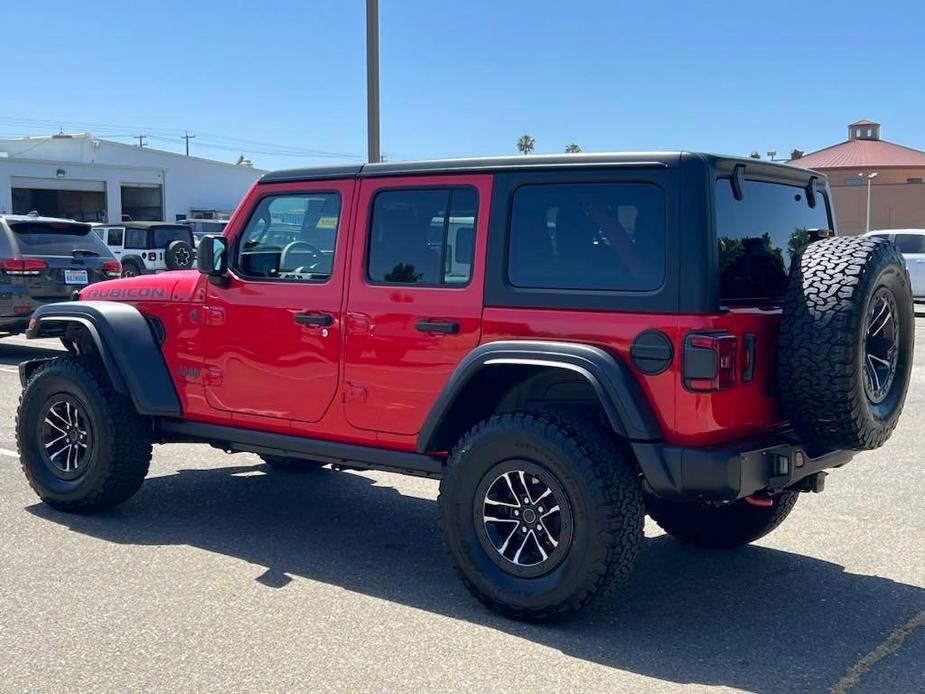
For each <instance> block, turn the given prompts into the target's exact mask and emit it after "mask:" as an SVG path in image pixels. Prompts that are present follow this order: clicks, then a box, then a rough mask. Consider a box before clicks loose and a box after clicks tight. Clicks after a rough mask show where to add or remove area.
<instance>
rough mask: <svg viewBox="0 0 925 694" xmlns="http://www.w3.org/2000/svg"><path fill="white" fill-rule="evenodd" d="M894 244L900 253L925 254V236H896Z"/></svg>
mask: <svg viewBox="0 0 925 694" xmlns="http://www.w3.org/2000/svg"><path fill="white" fill-rule="evenodd" d="M893 243H895V244H896V247H897V248H898V249H899V251H900V253H925V234H896V239H895V240H894V241H893Z"/></svg>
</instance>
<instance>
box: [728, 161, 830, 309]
mask: <svg viewBox="0 0 925 694" xmlns="http://www.w3.org/2000/svg"><path fill="white" fill-rule="evenodd" d="M715 195H716V238H717V243H718V246H719V297H720V301H723V302H739V303H741V302H754V301H762V302H766V301H768V300H771V301H775V300H780V298H781V297H783V295H784V290H785V289H786V287H787V274H788V272H789V271H790V263H791V261H792V260H793V259H794V257H796V254H797V253H798V252H799V251H800V249H802V248H803V246H805V245H806V244H807V243H808V242H809V239H810V234H809V230H811V229H829V228H831V227H830V224H829V215H828V209H827V203H826V197H825V193H824V192H822V191H816V196H815V197H816V205H815V207H810V206H809V201H808V200H807V199H806V191H805V189H803V188H800V187H797V186H792V185H784V184H781V183H769V182H765V181H750V180H746V181H745V182H744V184H743V187H742V199H741V200H736V199H735V196H734V195H733V193H732V185H731V184H730V180H729V179H728V178H721V179H719V180H717V182H716V193H715Z"/></svg>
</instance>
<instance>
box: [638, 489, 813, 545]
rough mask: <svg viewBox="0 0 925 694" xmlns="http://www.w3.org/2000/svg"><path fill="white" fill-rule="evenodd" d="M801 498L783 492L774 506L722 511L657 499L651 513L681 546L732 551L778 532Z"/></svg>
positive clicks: (735, 505) (742, 503)
mask: <svg viewBox="0 0 925 694" xmlns="http://www.w3.org/2000/svg"><path fill="white" fill-rule="evenodd" d="M799 496H800V493H799V492H782V493H780V494H777V495H775V496H774V497H773V501H774V504H773V506H755V505H754V504H750V503H749V502H747V501H746V500H745V499H739V500H738V501H733V502H732V503H730V504H727V505H725V506H719V507H717V506H710V505H708V504H704V503H700V502H696V501H690V502H688V501H664V500H662V499H654V498H653V499H650V500H649V504H648V511H649V515H650V516H651V517H652V520H654V521H655V522H656V523H658V525H659V527H660V528H661V529H662V530H664V531H665V532H666V533H668V534H669V535H671V536H672V537H675V538H677V539H678V540H681V542H686V543H688V544H691V545H699V546H700V547H714V548H722V549H729V548H732V547H740V546H741V545H747V544H748V543H749V542H754V541H755V540H757V539H758V538H760V537H764V536H765V535H767V534H768V533H769V532H771V531H772V530H774V529H775V528H777V526H778V525H780V524H781V523H783V522H784V519H785V518H786V517H787V516H788V515H790V511H792V510H793V507H794V505H795V504H796V502H797V499H798V498H799Z"/></svg>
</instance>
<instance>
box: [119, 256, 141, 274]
mask: <svg viewBox="0 0 925 694" xmlns="http://www.w3.org/2000/svg"><path fill="white" fill-rule="evenodd" d="M139 275H141V268H140V267H139V265H138V263H136V262H135V261H134V260H126V261H125V262H124V263H122V276H123V277H138V276H139Z"/></svg>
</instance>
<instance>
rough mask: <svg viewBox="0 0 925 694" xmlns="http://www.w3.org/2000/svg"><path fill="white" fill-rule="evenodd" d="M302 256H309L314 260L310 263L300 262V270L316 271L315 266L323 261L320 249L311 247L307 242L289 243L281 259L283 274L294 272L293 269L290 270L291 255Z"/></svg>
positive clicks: (280, 264) (280, 266)
mask: <svg viewBox="0 0 925 694" xmlns="http://www.w3.org/2000/svg"><path fill="white" fill-rule="evenodd" d="M296 254H298V255H302V254H308V255H311V257H312V259H311V262H310V263H304V262H299V263H298V265H299V268H300V269H301V268H304V267H308V269H309V270H314V269H315V266H317V265H318V262H319V261H320V260H321V259H322V257H323V255H322V253H321V251H320V250H318V248H316V247H315V246H313V245H311V244H310V243H308V242H306V241H292V242H290V243H287V244H286V246H285V248H283V252H282V253H281V254H280V257H279V269H280V271H281V272H286V271H289V272H292V271H293V269H291V268H290V262H289V261H290V256H291V255H296Z"/></svg>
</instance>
